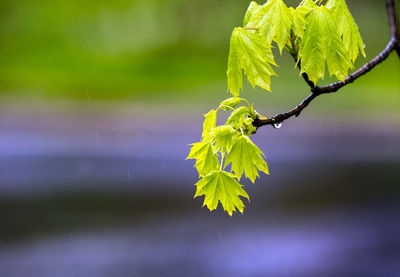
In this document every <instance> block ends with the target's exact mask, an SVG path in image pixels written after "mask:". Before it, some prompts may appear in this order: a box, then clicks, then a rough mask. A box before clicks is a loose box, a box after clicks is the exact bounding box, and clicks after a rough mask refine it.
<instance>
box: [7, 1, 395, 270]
mask: <svg viewBox="0 0 400 277" xmlns="http://www.w3.org/2000/svg"><path fill="white" fill-rule="evenodd" d="M249 2H250V1H238V0H235V1H234V0H224V1H215V0H202V1H200V0H191V1H178V0H146V1H145V0H131V1H127V0H114V1H104V0H99V1H76V0H70V1H44V0H42V1H41V0H35V1H28V0H4V1H1V6H0V7H1V9H0V13H1V16H0V276H7V277H9V276H10V277H14V276H33V277H34V276H41V277H46V276H85V277H88V276H110V275H115V276H279V277H286V276H288V277H306V276H307V277H309V276H335V277H338V276H364V277H369V276H371V277H372V276H400V263H399V260H400V237H399V233H400V223H399V222H400V214H399V212H400V201H399V200H400V187H399V184H400V158H399V144H400V140H399V101H400V100H399V87H400V78H399V77H400V66H399V58H398V57H396V55H394V54H392V55H391V56H390V57H389V59H388V60H387V61H385V62H384V63H383V64H381V65H379V66H378V67H377V68H375V69H374V71H372V72H371V73H370V74H369V75H368V77H362V78H361V79H359V80H358V81H357V82H356V83H355V84H353V85H349V86H347V87H345V88H344V89H342V90H340V92H338V93H336V94H332V95H325V96H322V97H320V98H319V99H317V100H316V101H315V102H313V103H312V104H311V105H310V106H309V107H308V108H307V109H306V110H305V111H304V112H303V113H302V115H301V116H300V117H299V118H297V119H291V120H290V121H288V122H285V123H284V126H283V127H282V128H281V129H279V130H275V129H273V128H271V127H264V128H261V129H260V130H259V132H258V133H257V135H256V136H255V137H254V140H255V142H256V143H257V145H259V147H260V148H261V149H262V150H263V151H264V153H265V154H266V156H267V162H268V164H269V166H270V171H271V175H270V176H265V175H263V176H262V177H261V179H260V180H258V182H256V184H250V183H245V185H246V190H247V191H248V192H249V195H250V197H251V203H246V206H247V208H246V210H245V212H244V215H240V214H235V215H234V216H233V217H232V218H231V217H229V216H228V215H227V214H226V213H223V212H222V211H221V209H220V208H219V209H218V210H217V211H214V212H212V213H210V212H209V211H208V210H207V209H206V208H201V206H202V199H201V198H196V199H193V195H194V191H195V187H194V186H193V184H194V183H195V182H196V180H197V173H196V171H195V169H194V168H193V161H185V157H186V156H187V154H188V151H189V147H188V144H190V143H192V142H195V141H198V140H199V139H200V135H201V124H202V119H203V117H202V114H204V113H206V112H208V110H210V109H211V108H215V107H216V106H217V105H218V103H219V102H220V101H221V100H223V99H225V98H227V97H228V95H227V93H226V74H225V72H226V63H227V55H228V46H229V37H230V33H231V30H232V29H233V28H234V27H235V26H238V25H240V24H241V21H242V18H243V15H244V12H245V10H246V8H247V6H248V4H249ZM285 2H286V3H287V4H288V5H296V4H298V2H300V1H285ZM347 2H348V4H349V5H350V9H351V11H352V13H353V15H354V17H355V19H356V21H357V22H358V25H359V28H360V31H361V34H362V36H363V38H364V41H365V44H366V51H367V58H366V59H364V58H359V59H358V61H357V66H360V65H362V64H363V63H365V62H366V61H367V60H369V59H371V58H373V57H374V56H375V55H377V54H378V53H379V52H380V51H381V50H382V49H383V48H384V47H385V45H386V44H387V42H388V40H389V29H388V23H387V18H386V10H385V3H384V1H383V0H381V1H375V0H368V1H367V0H363V1H362V0H355V1H347ZM398 2H399V1H397V4H399V3H398ZM260 4H261V2H260ZM398 6H399V5H398ZM276 60H277V63H278V64H279V65H280V67H279V68H277V70H276V71H277V73H278V74H279V76H280V77H279V78H273V79H272V92H271V93H265V92H264V91H261V90H259V89H255V90H253V89H251V88H250V87H249V86H247V87H246V88H245V91H244V94H243V96H244V97H245V98H247V99H249V100H250V101H251V102H254V103H256V109H257V111H259V112H260V113H262V114H264V115H274V114H276V113H278V112H283V111H286V110H288V109H290V108H292V107H293V106H294V105H296V104H297V103H299V101H301V99H303V98H304V97H305V96H306V95H307V94H308V89H307V86H306V84H305V83H304V81H303V80H302V79H301V78H300V77H299V73H298V71H297V70H296V68H295V67H294V63H293V61H292V60H291V57H289V55H287V54H283V56H282V57H279V58H277V59H276ZM330 81H332V80H331V79H329V78H327V79H326V80H325V81H324V82H322V83H329V82H330Z"/></svg>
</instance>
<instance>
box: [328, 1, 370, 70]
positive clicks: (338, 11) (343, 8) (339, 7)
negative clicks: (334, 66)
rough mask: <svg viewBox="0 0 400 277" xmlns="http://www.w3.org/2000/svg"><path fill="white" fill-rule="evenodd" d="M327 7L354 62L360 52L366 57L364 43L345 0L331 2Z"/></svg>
mask: <svg viewBox="0 0 400 277" xmlns="http://www.w3.org/2000/svg"><path fill="white" fill-rule="evenodd" d="M326 7H327V8H328V9H329V11H330V12H331V14H332V17H333V19H334V20H335V22H336V24H337V26H338V28H339V34H340V35H341V36H342V37H343V42H344V46H345V48H346V50H347V52H348V53H349V56H350V59H351V60H352V62H354V61H355V60H356V59H357V57H358V52H359V51H361V53H362V54H363V56H364V57H365V49H364V42H363V40H362V38H361V35H360V32H359V30H358V26H357V24H356V22H355V20H354V18H353V16H352V15H351V13H350V11H349V8H348V7H347V5H346V2H345V0H329V1H328V3H327V4H326Z"/></svg>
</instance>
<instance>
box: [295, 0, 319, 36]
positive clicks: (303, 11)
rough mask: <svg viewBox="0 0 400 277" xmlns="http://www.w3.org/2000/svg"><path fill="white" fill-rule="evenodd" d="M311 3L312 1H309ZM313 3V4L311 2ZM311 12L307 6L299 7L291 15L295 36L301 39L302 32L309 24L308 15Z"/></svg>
mask: <svg viewBox="0 0 400 277" xmlns="http://www.w3.org/2000/svg"><path fill="white" fill-rule="evenodd" d="M311 2H312V1H311ZM312 3H314V2H312ZM314 5H315V4H314ZM311 12H312V8H309V7H308V6H299V7H297V8H296V10H295V11H294V13H293V31H294V33H295V35H296V36H298V37H300V38H302V37H303V36H304V31H305V29H306V27H307V25H308V22H309V18H310V17H309V15H310V14H311Z"/></svg>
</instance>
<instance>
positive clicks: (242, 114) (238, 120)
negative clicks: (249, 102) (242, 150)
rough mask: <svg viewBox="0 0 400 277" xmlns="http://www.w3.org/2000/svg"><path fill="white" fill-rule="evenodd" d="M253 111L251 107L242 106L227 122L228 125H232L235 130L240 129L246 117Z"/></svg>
mask: <svg viewBox="0 0 400 277" xmlns="http://www.w3.org/2000/svg"><path fill="white" fill-rule="evenodd" d="M250 113H251V111H250V108H249V107H246V106H242V107H239V108H237V109H236V110H234V111H233V112H232V113H231V115H230V116H229V117H228V119H227V120H226V123H225V124H226V125H232V126H233V127H234V128H235V129H239V127H240V125H242V123H243V121H244V120H245V119H246V115H250Z"/></svg>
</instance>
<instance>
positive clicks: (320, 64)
mask: <svg viewBox="0 0 400 277" xmlns="http://www.w3.org/2000/svg"><path fill="white" fill-rule="evenodd" d="M309 21H310V22H309V24H308V26H307V28H306V31H305V33H304V36H303V39H302V42H301V44H300V48H299V57H298V58H299V60H300V59H301V73H303V72H305V73H307V75H308V77H309V79H310V80H311V81H312V82H313V83H314V84H317V82H318V80H319V79H323V78H324V76H325V61H326V63H327V65H328V69H329V72H330V73H331V75H333V74H334V75H336V77H337V78H338V79H339V80H344V78H345V77H346V76H347V72H348V70H349V69H350V68H352V66H353V64H352V62H351V60H350V58H349V55H348V53H347V51H346V49H345V47H344V44H343V41H342V39H341V37H340V35H339V33H338V31H337V26H336V24H335V22H334V20H333V18H332V16H331V15H330V13H329V11H328V10H327V8H326V7H325V6H320V7H315V8H314V9H313V12H312V13H311V15H310V20H309Z"/></svg>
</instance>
